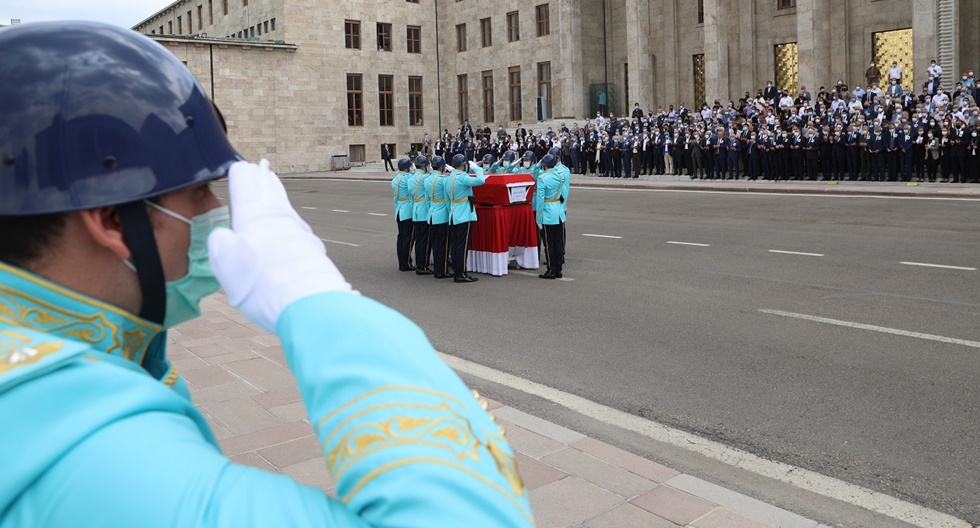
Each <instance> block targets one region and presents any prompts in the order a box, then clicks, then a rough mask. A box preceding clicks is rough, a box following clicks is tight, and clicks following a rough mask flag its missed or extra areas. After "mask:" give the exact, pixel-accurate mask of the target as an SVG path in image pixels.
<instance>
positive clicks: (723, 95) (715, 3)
mask: <svg viewBox="0 0 980 528" xmlns="http://www.w3.org/2000/svg"><path fill="white" fill-rule="evenodd" d="M736 7H737V6H736V2H735V1H734V0H704V77H705V95H706V96H707V99H708V101H713V100H714V99H720V100H722V101H727V100H729V99H732V97H731V90H730V78H729V61H728V57H729V42H731V41H732V39H731V37H732V34H733V31H732V29H733V27H732V26H733V25H737V24H738V18H737V17H732V16H730V15H729V14H730V13H735V12H736V11H735V9H736Z"/></svg>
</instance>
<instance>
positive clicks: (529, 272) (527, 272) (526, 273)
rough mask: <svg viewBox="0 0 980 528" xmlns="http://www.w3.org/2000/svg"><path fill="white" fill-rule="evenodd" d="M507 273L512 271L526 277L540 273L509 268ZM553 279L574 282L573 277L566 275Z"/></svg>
mask: <svg viewBox="0 0 980 528" xmlns="http://www.w3.org/2000/svg"><path fill="white" fill-rule="evenodd" d="M507 273H513V274H514V275H524V276H526V277H537V276H538V275H540V273H534V272H533V271H517V270H510V271H508V272H507ZM554 280H556V281H561V282H575V279H569V278H568V277H562V278H560V279H554Z"/></svg>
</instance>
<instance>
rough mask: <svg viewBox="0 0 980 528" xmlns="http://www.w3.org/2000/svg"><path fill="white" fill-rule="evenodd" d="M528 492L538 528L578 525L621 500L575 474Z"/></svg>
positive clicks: (563, 527) (616, 504) (565, 527)
mask: <svg viewBox="0 0 980 528" xmlns="http://www.w3.org/2000/svg"><path fill="white" fill-rule="evenodd" d="M528 493H529V495H530V498H531V511H533V512H534V518H535V520H536V521H537V526H538V528H567V527H569V526H578V525H580V524H582V523H583V522H585V521H587V520H588V519H591V518H593V517H595V516H597V515H599V514H601V513H603V512H605V511H607V510H610V509H612V508H614V507H616V506H619V505H620V504H624V501H623V498H622V497H620V496H618V495H615V494H613V493H609V492H608V491H606V490H604V489H602V488H599V487H596V486H593V485H592V484H589V483H588V482H586V481H584V480H582V479H579V478H575V477H567V478H563V479H561V480H559V481H556V482H552V483H551V484H548V485H546V486H542V487H540V488H538V489H536V490H534V491H531V492H528Z"/></svg>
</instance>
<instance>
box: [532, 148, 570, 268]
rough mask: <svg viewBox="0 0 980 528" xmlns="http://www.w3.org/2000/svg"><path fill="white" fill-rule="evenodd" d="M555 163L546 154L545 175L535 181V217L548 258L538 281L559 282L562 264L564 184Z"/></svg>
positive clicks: (550, 156)
mask: <svg viewBox="0 0 980 528" xmlns="http://www.w3.org/2000/svg"><path fill="white" fill-rule="evenodd" d="M556 164H557V161H556V160H555V157H554V156H552V155H551V154H548V155H546V156H545V157H544V159H542V160H541V166H542V168H543V169H544V172H542V173H541V176H540V178H538V190H537V192H536V193H535V194H534V201H535V202H536V204H535V205H536V207H535V211H536V214H535V217H536V219H537V221H538V223H540V224H542V225H543V226H544V241H543V242H544V250H545V254H546V255H547V256H548V263H547V266H548V270H547V271H546V272H544V273H542V274H541V275H538V277H539V278H541V279H552V280H554V279H560V278H562V266H563V264H564V262H565V209H564V204H563V203H562V189H563V187H564V182H563V181H562V174H561V173H559V172H558V171H556V170H555V165H556Z"/></svg>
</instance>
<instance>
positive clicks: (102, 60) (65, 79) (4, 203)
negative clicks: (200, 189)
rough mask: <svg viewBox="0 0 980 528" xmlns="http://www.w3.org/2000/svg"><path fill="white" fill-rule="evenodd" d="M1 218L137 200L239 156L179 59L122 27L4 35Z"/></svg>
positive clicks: (33, 27)
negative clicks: (5, 80) (4, 80)
mask: <svg viewBox="0 0 980 528" xmlns="http://www.w3.org/2000/svg"><path fill="white" fill-rule="evenodd" d="M0 49H3V50H4V57H3V60H2V61H0V79H8V81H7V82H4V83H2V85H0V121H2V122H3V126H0V215H2V216H24V215H39V214H47V213H65V212H70V211H79V210H82V209H92V208H96V207H104V206H110V205H119V204H123V203H129V202H137V201H140V200H143V199H146V198H151V197H154V196H158V195H161V194H166V193H168V192H171V191H175V190H177V189H180V188H183V187H188V186H191V185H195V184H199V183H204V182H207V181H210V180H214V179H217V178H221V177H223V176H225V175H227V173H228V168H229V167H230V166H231V164H232V163H234V162H236V161H239V160H240V159H241V158H240V157H239V155H238V153H237V152H235V149H234V148H233V147H232V146H231V143H230V142H229V141H228V137H227V135H226V134H225V130H224V121H223V120H222V119H221V117H220V115H219V114H218V112H217V109H216V108H215V107H214V105H213V104H212V103H211V101H210V100H209V99H208V97H207V95H206V93H205V91H204V89H203V88H201V86H200V84H198V82H197V80H196V79H195V78H194V76H193V75H192V74H191V72H190V71H189V70H188V69H187V67H186V66H184V65H183V64H181V62H180V61H179V60H178V59H177V57H175V56H174V55H173V54H171V53H170V52H169V51H167V50H166V49H165V48H164V47H163V46H161V45H159V44H157V43H156V42H153V41H152V40H150V39H149V38H147V37H144V36H143V35H140V34H138V33H136V32H134V31H131V30H129V29H124V28H120V27H116V26H110V25H108V24H102V23H97V22H45V23H33V24H23V25H18V26H11V27H8V28H5V29H4V30H3V31H0Z"/></svg>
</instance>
